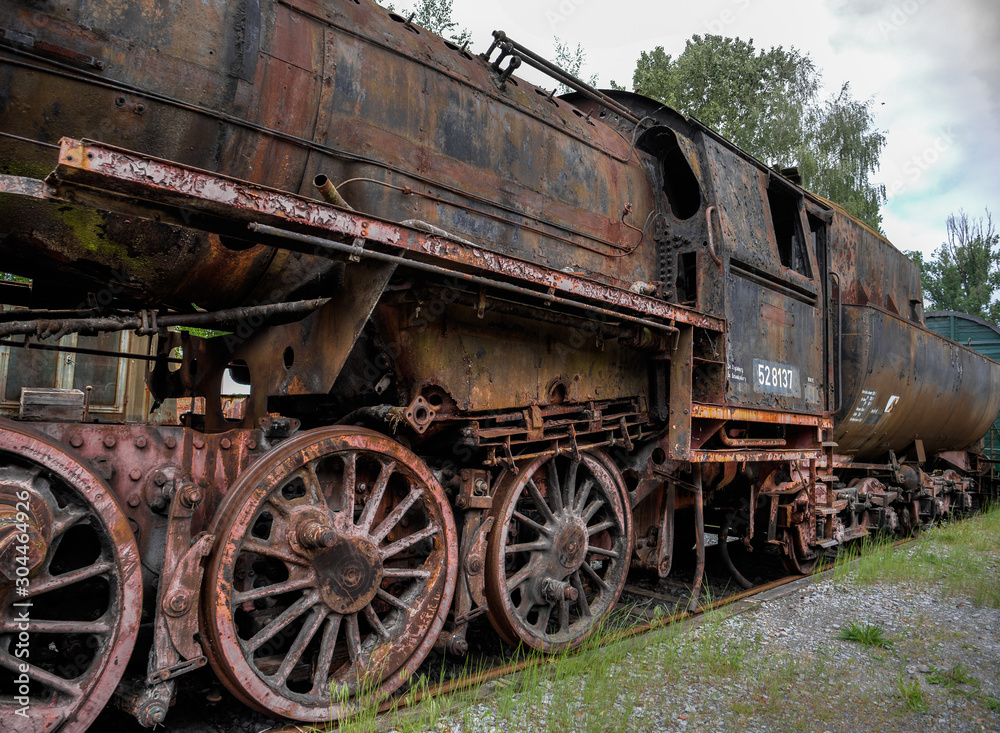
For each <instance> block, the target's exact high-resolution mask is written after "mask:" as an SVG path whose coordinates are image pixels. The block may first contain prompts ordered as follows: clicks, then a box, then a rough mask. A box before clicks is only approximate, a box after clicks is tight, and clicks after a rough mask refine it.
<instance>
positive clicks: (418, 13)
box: [385, 0, 472, 46]
mask: <svg viewBox="0 0 1000 733" xmlns="http://www.w3.org/2000/svg"><path fill="white" fill-rule="evenodd" d="M451 5H452V0H417V3H416V5H415V6H414V7H413V8H412V9H410V8H408V7H400V8H399V9H398V10H397V9H396V8H395V6H394V5H393V4H392V3H385V7H386V8H388V9H389V10H391V11H393V12H396V13H399V14H400V15H405V16H406V17H407V18H409V17H410V16H411V15H412V16H413V22H414V23H416V24H417V25H419V26H421V27H423V28H426V29H427V30H429V31H430V32H431V33H436V34H437V35H439V36H441V37H442V38H447V39H448V40H450V41H452V42H453V43H456V44H458V45H459V46H464V45H465V44H467V43H469V42H470V40H471V38H472V34H471V33H469V29H468V28H463V29H462V30H461V31H459V30H458V23H457V22H456V21H454V20H452V19H451Z"/></svg>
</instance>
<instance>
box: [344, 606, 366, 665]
mask: <svg viewBox="0 0 1000 733" xmlns="http://www.w3.org/2000/svg"><path fill="white" fill-rule="evenodd" d="M346 637H347V653H348V655H350V657H351V661H352V662H354V665H355V666H358V665H359V664H361V663H362V659H361V629H360V627H359V626H358V614H356V613H352V614H351V615H350V616H348V617H347V631H346Z"/></svg>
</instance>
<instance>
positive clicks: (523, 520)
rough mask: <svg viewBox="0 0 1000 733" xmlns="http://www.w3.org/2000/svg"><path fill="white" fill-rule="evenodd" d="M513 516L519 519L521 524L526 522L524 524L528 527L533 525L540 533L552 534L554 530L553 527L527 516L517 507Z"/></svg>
mask: <svg viewBox="0 0 1000 733" xmlns="http://www.w3.org/2000/svg"><path fill="white" fill-rule="evenodd" d="M511 516H513V517H514V519H516V520H517V521H519V522H520V523H521V524H524V525H527V526H528V527H531V528H532V529H533V530H535V531H536V532H538V534H546V535H551V534H552V530H551V529H549V528H548V527H546V526H544V525H541V524H539V523H538V522H536V521H535V520H534V519H532V518H531V517H527V516H525V515H524V514H521V512H519V511H517V510H516V509H515V510H514V513H513V514H512V515H511Z"/></svg>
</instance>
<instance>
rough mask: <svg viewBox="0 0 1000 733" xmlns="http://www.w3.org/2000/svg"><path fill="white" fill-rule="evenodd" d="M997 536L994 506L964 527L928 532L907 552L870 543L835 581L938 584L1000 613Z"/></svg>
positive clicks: (998, 511)
mask: <svg viewBox="0 0 1000 733" xmlns="http://www.w3.org/2000/svg"><path fill="white" fill-rule="evenodd" d="M998 533H1000V506H993V507H991V508H990V509H988V510H987V511H986V512H984V513H983V514H980V515H979V516H977V517H973V518H971V519H968V520H966V521H964V522H951V523H948V524H943V525H941V526H940V527H934V528H932V529H929V530H927V531H925V532H924V533H923V534H922V535H921V536H920V537H919V538H917V539H916V540H915V542H914V543H912V544H910V545H906V546H903V547H898V548H894V547H892V546H891V545H888V544H885V543H878V542H875V541H866V542H864V543H863V545H862V548H861V550H862V551H861V556H860V558H859V559H858V562H857V563H856V564H854V565H853V566H842V567H840V568H839V569H838V570H837V571H835V577H834V581H835V582H837V581H838V580H840V581H843V580H844V579H846V578H847V577H848V576H850V577H851V578H853V579H854V580H856V581H858V582H860V583H876V582H881V581H890V582H911V583H939V584H941V586H942V587H943V588H944V590H945V592H946V593H947V594H949V595H952V596H959V595H961V596H967V597H969V599H970V600H971V601H972V603H973V604H974V605H976V606H990V607H992V608H1000V549H998V546H997V542H996V538H997V536H998Z"/></svg>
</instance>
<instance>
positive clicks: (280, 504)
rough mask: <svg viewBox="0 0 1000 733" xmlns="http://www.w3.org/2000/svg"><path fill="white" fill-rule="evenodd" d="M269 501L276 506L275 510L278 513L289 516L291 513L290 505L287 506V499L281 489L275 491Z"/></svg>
mask: <svg viewBox="0 0 1000 733" xmlns="http://www.w3.org/2000/svg"><path fill="white" fill-rule="evenodd" d="M267 503H268V504H270V505H271V506H272V507H273V508H274V510H275V511H277V512H278V514H280V515H281V516H283V517H287V516H288V515H289V514H291V512H290V511H289V509H288V507H287V506H285V504H287V501H286V499H285V497H283V496H282V495H281V492H280V491H275V492H273V493H272V494H271V495H270V496H268V497H267Z"/></svg>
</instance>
